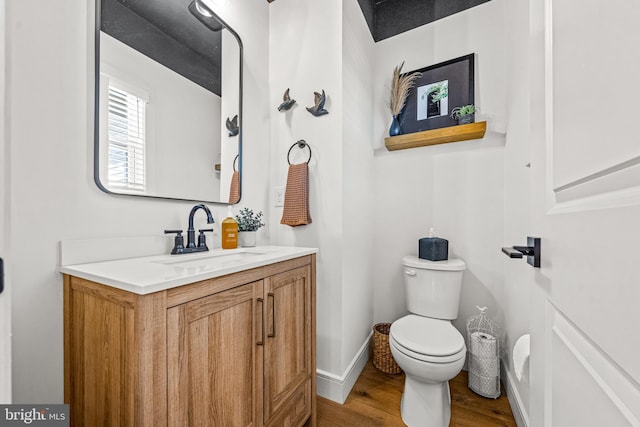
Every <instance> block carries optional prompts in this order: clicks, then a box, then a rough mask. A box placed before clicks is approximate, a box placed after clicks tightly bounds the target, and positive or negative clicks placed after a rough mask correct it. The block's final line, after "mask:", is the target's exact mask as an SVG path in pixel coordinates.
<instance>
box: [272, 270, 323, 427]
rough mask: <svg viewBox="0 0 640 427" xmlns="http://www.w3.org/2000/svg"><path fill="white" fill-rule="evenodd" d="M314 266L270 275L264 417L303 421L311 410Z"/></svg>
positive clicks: (285, 421)
mask: <svg viewBox="0 0 640 427" xmlns="http://www.w3.org/2000/svg"><path fill="white" fill-rule="evenodd" d="M310 276H311V269H310V267H309V266H304V267H299V268H296V269H294V270H290V271H287V272H284V273H280V274H277V275H275V276H271V277H268V278H266V279H265V295H266V300H265V302H266V305H265V328H266V333H267V338H266V341H265V349H264V351H265V354H264V360H265V361H264V422H265V424H266V425H278V426H294V425H301V424H302V422H303V421H304V420H305V419H306V418H307V417H308V416H309V414H310V412H311V392H312V390H311V374H312V373H311V282H310Z"/></svg>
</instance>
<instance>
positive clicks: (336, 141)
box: [269, 0, 343, 373]
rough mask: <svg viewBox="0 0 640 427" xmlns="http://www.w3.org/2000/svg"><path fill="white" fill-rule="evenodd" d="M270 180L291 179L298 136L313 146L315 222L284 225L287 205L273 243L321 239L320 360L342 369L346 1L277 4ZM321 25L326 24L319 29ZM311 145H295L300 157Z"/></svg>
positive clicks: (273, 11) (273, 219)
mask: <svg viewBox="0 0 640 427" xmlns="http://www.w3.org/2000/svg"><path fill="white" fill-rule="evenodd" d="M269 10H270V31H269V34H270V49H271V51H270V57H269V74H270V82H269V84H270V89H271V96H270V101H271V102H270V104H271V130H272V131H271V183H272V185H273V186H284V185H285V184H286V178H287V151H288V150H289V147H290V146H291V145H292V144H293V143H294V142H296V141H297V140H299V139H304V140H306V141H307V143H308V144H309V145H310V146H311V149H312V150H313V157H312V159H311V162H310V163H309V186H310V189H309V193H310V194H309V209H310V211H311V218H312V220H313V222H312V224H310V225H306V226H300V227H296V228H292V227H289V226H286V225H280V218H281V216H282V208H272V209H271V210H270V213H271V214H270V215H269V217H270V218H269V224H270V226H271V230H270V236H271V242H272V243H273V244H282V245H300V246H312V247H319V248H320V253H319V254H318V257H317V320H318V321H317V349H318V355H317V361H318V362H317V365H318V368H319V369H321V370H325V371H328V372H334V373H338V372H341V360H340V354H341V353H340V352H341V333H340V331H341V325H342V306H341V304H342V296H341V293H342V262H343V249H342V230H343V217H342V192H343V190H342V183H343V177H342V167H341V165H342V111H343V110H342V105H343V104H342V72H341V71H342V68H341V63H342V56H341V46H342V35H341V22H342V8H341V2H340V1H338V0H329V1H304V2H301V1H298V0H278V1H276V2H274V3H272V4H271V6H270V8H269ZM320 28H321V30H320ZM287 88H290V94H291V97H292V98H293V99H296V100H297V103H296V104H295V105H294V106H293V108H292V109H291V110H289V111H288V112H284V113H281V112H279V111H277V110H276V107H277V106H278V105H279V104H280V102H282V94H283V93H284V91H285V90H286V89H287ZM322 89H324V91H325V93H326V95H327V102H326V104H325V109H327V110H328V111H329V114H327V115H324V116H321V117H314V116H312V115H311V114H309V113H308V112H307V111H306V109H305V107H309V106H313V102H314V98H313V92H314V91H316V92H320V91H321V90H322ZM307 156H308V152H307V150H306V149H305V150H299V149H298V148H297V147H296V148H294V149H293V150H292V156H291V162H292V163H300V162H301V161H305V160H306V158H307Z"/></svg>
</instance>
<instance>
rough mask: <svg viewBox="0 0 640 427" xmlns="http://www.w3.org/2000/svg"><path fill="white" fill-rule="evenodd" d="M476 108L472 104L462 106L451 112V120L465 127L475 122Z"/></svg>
mask: <svg viewBox="0 0 640 427" xmlns="http://www.w3.org/2000/svg"><path fill="white" fill-rule="evenodd" d="M476 111H478V107H476V106H475V105H473V104H469V105H463V106H462V107H456V108H454V109H453V110H451V118H452V119H455V120H457V121H458V124H459V125H466V124H468V123H473V122H474V121H475V114H476Z"/></svg>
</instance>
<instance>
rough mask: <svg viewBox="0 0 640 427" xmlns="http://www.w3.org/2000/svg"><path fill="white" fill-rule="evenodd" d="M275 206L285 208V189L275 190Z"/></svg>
mask: <svg viewBox="0 0 640 427" xmlns="http://www.w3.org/2000/svg"><path fill="white" fill-rule="evenodd" d="M273 206H276V207H278V206H284V187H274V188H273Z"/></svg>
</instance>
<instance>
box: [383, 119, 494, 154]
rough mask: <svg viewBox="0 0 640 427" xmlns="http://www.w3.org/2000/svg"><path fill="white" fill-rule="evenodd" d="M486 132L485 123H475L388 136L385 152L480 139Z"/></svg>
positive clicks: (385, 140)
mask: <svg viewBox="0 0 640 427" xmlns="http://www.w3.org/2000/svg"><path fill="white" fill-rule="evenodd" d="M486 131H487V122H476V123H470V124H468V125H457V126H451V127H447V128H440V129H433V130H425V131H424V132H415V133H408V134H405V135H398V136H390V137H388V138H385V139H384V145H385V146H386V147H387V150H389V151H394V150H404V149H406V148H416V147H424V146H426V145H436V144H445V143H447V142H458V141H467V140H470V139H480V138H482V137H484V133H485V132H486Z"/></svg>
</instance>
